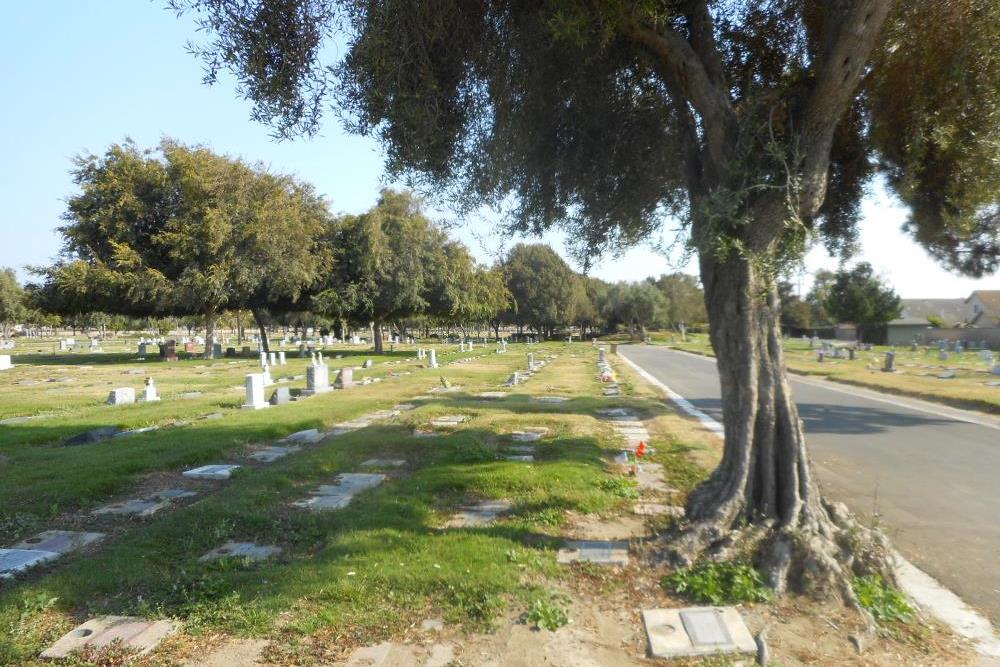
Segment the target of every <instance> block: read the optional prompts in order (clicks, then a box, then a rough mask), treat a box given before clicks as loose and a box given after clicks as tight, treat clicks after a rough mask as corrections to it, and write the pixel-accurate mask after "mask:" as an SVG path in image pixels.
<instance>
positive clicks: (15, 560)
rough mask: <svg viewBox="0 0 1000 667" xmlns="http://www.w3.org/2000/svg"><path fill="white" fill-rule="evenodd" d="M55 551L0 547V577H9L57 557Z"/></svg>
mask: <svg viewBox="0 0 1000 667" xmlns="http://www.w3.org/2000/svg"><path fill="white" fill-rule="evenodd" d="M59 556H60V554H58V553H56V552H55V551H42V550H39V549H0V579H9V578H11V577H13V576H14V575H15V574H17V573H18V572H24V571H25V570H29V569H31V568H33V567H35V566H36V565H41V564H42V563H47V562H48V561H51V560H55V559H56V558H59Z"/></svg>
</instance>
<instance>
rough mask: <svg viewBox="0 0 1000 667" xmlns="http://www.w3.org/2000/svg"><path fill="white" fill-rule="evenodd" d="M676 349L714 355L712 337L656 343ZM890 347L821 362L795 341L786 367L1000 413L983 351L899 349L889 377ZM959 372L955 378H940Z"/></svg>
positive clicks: (999, 391) (999, 389)
mask: <svg viewBox="0 0 1000 667" xmlns="http://www.w3.org/2000/svg"><path fill="white" fill-rule="evenodd" d="M653 341H654V343H659V342H661V341H662V342H663V343H664V344H666V345H669V346H670V347H674V348H677V349H679V350H686V351H689V352H695V353H698V354H707V355H713V354H714V353H713V352H712V348H711V345H710V344H709V341H708V336H707V335H704V334H695V335H688V336H687V340H686V341H681V340H680V337H679V336H673V335H663V336H657V337H654V339H653ZM890 349H892V348H890V347H886V346H876V347H874V348H872V350H870V351H868V352H858V353H857V357H856V358H855V360H854V361H849V360H848V359H831V358H829V357H827V358H826V359H825V360H824V361H823V362H820V361H818V360H817V354H816V350H812V349H810V348H809V342H808V341H804V340H802V339H790V340H788V341H787V342H786V343H785V363H786V365H787V366H788V370H790V371H792V372H795V373H801V374H804V375H814V376H818V377H823V378H826V379H829V380H833V381H835V382H842V383H844V384H851V385H855V386H858V387H867V388H870V389H875V390H878V391H885V392H888V393H894V394H899V395H902V396H911V397H914V398H921V399H925V400H930V401H937V402H939V403H946V404H948V405H953V406H956V407H961V408H969V409H974V410H982V411H984V412H992V413H1000V386H989V385H987V384H986V383H987V382H991V381H1000V376H997V375H992V374H991V370H992V366H990V365H988V364H986V363H985V362H984V361H983V360H982V359H980V357H979V352H978V350H972V351H966V352H963V353H962V354H960V355H956V354H955V353H954V352H949V353H948V359H947V360H943V361H939V360H938V350H937V348H936V347H935V348H923V347H922V348H920V349H919V350H918V351H917V352H911V351H910V348H909V347H901V348H896V350H895V352H896V359H895V367H896V370H897V371H898V372H896V373H884V372H882V370H881V369H882V367H883V365H884V363H885V353H886V352H888V351H889V350H890ZM949 371H951V372H954V374H955V376H954V377H952V378H939V377H938V375H942V374H945V373H947V372H949Z"/></svg>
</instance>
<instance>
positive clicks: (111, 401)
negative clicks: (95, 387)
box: [108, 387, 135, 405]
mask: <svg viewBox="0 0 1000 667" xmlns="http://www.w3.org/2000/svg"><path fill="white" fill-rule="evenodd" d="M129 403H135V389H133V388H132V387H119V388H118V389H112V390H111V393H109V394H108V405H128V404H129Z"/></svg>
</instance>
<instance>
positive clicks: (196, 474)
mask: <svg viewBox="0 0 1000 667" xmlns="http://www.w3.org/2000/svg"><path fill="white" fill-rule="evenodd" d="M239 467H240V466H238V465H234V464H229V463H214V464H210V465H207V466H201V467H198V468H192V469H191V470H185V471H184V472H182V473H181V474H182V475H184V476H185V477H187V478H189V479H229V478H230V476H231V475H232V474H233V471H234V470H236V469H237V468H239Z"/></svg>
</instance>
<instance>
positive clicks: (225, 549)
mask: <svg viewBox="0 0 1000 667" xmlns="http://www.w3.org/2000/svg"><path fill="white" fill-rule="evenodd" d="M280 553H281V547H275V546H265V545H261V544H256V543H254V542H226V543H225V544H223V545H222V546H221V547H218V548H216V549H212V550H211V551H209V552H208V553H207V554H205V555H204V556H202V557H201V558H199V559H198V560H200V561H202V562H207V561H213V560H222V559H223V558H245V559H248V560H252V561H263V560H267V559H268V558H273V557H275V556H277V555H278V554H280Z"/></svg>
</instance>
